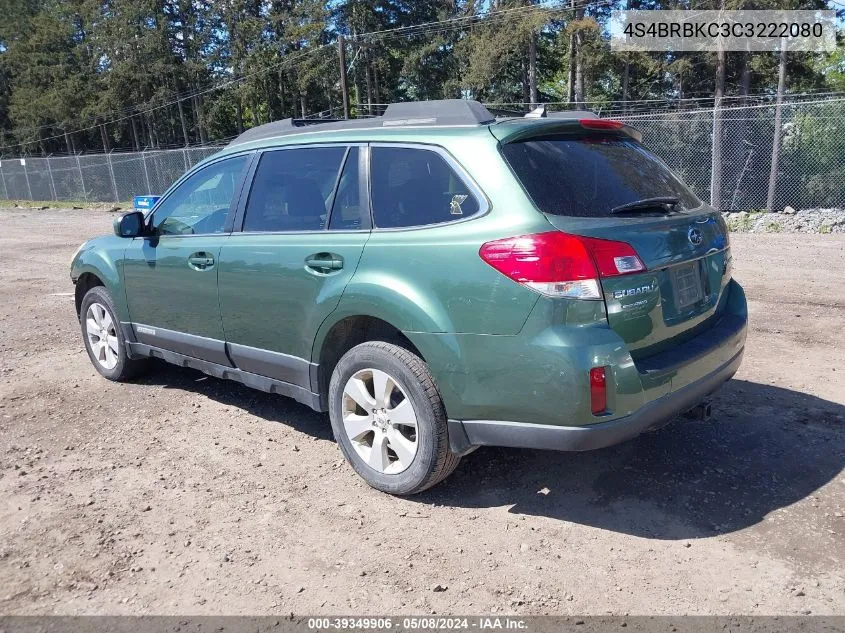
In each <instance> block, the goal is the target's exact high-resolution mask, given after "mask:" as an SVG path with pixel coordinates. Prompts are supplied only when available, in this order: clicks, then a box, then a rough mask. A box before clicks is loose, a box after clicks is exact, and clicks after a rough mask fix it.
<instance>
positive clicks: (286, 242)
mask: <svg viewBox="0 0 845 633" xmlns="http://www.w3.org/2000/svg"><path fill="white" fill-rule="evenodd" d="M365 151H366V146H365V145H326V146H309V147H292V148H284V149H275V150H268V151H265V152H264V153H263V154H262V155H261V157H260V159H259V161H258V163H257V167H256V168H255V173H254V177H253V178H252V184H251V187H250V190H249V195H248V197H247V196H244V198H245V202H244V203H243V204H242V205H241V208H240V209H239V212H238V217H237V218H236V220H235V224H236V231H235V232H234V233H233V234H232V235H231V237H230V238H229V239H228V240H227V241H226V244H225V245H224V246H223V248H222V249H221V253H220V265H219V272H218V275H219V294H220V308H221V311H222V317H223V329H224V331H225V336H226V341H227V343H228V348H229V354H230V356H231V358H232V361H233V362H234V363H235V365H236V366H237V367H238V368H240V369H242V370H244V371H248V372H251V373H255V374H260V375H263V376H268V377H270V378H274V379H276V380H281V381H284V382H288V383H291V384H295V385H298V386H301V387H306V388H310V377H309V372H310V357H311V348H312V345H313V341H314V336H315V334H316V332H317V329H318V328H319V326H320V324H321V323H322V322H323V321H324V320H325V318H326V317H327V316H328V315H329V314H330V313H331V312H332V310H334V309H335V307H336V306H337V304H338V301H339V300H340V296H341V294H342V293H343V289H344V288H345V287H346V284H347V283H348V282H349V279H350V278H351V277H352V274H353V273H354V272H355V269H356V267H357V266H358V261H359V260H360V258H361V252H362V251H363V249H364V244H365V243H366V241H367V238H368V237H369V235H370V220H369V209H368V207H367V205H366V195H364V191H365V190H364V189H363V187H364V184H363V183H364V179H363V178H361V177H360V175H361V174H362V173H364V170H363V164H364V163H363V161H364V158H365ZM238 228H240V231H238Z"/></svg>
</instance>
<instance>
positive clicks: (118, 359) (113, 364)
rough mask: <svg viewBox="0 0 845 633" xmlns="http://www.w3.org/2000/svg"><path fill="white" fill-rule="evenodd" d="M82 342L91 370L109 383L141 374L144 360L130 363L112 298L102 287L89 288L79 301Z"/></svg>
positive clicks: (145, 365) (132, 360) (144, 364)
mask: <svg viewBox="0 0 845 633" xmlns="http://www.w3.org/2000/svg"><path fill="white" fill-rule="evenodd" d="M79 322H80V325H81V327H82V339H83V340H84V342H85V349H86V350H87V352H88V357H89V358H90V359H91V363H92V364H93V365H94V368H95V369H96V370H97V371H98V372H100V374H102V375H103V376H105V377H106V378H108V379H109V380H116V381H121V380H128V379H129V378H133V377H134V376H137V375H138V374H140V373H141V372H143V371H144V370H145V369H146V368H147V366H148V361H147V360H146V359H131V358H129V356H128V354H127V353H126V341H125V339H124V337H123V332H122V331H121V329H120V321H118V318H117V312H116V311H115V309H114V302H113V301H112V298H111V295H110V294H109V293H108V291H107V290H106V289H105V288H104V287H103V286H95V287H93V288H91V289H90V290H89V291H88V292H87V293H86V294H85V296H84V297H83V298H82V304H81V306H80V311H79Z"/></svg>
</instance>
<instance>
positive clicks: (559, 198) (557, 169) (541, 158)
mask: <svg viewBox="0 0 845 633" xmlns="http://www.w3.org/2000/svg"><path fill="white" fill-rule="evenodd" d="M502 153H503V154H504V156H505V159H506V160H507V161H508V163H509V164H510V166H511V168H512V169H513V171H514V173H516V176H517V178H519V180H520V182H521V183H522V186H523V187H525V189H526V191H528V195H530V196H531V199H532V200H533V201H534V204H535V205H537V207H538V208H539V209H540V211H542V212H543V213H552V214H554V215H571V216H578V217H606V216H608V215H611V213H610V210H611V209H613V208H614V207H617V206H619V205H622V204H627V203H629V202H635V201H637V200H642V199H643V198H654V197H658V196H674V197H677V198H679V199H680V206H681V207H682V208H685V209H693V208H695V207H698V206H700V205H701V202H700V201H699V200H698V198H696V197H695V195H694V194H693V193H692V192H691V191H690V190H689V189H687V188H686V186H684V185H683V184H682V183H681V181H680V180H678V179H677V178H676V177H675V176H673V175H672V172H671V171H669V169H667V167H666V165H664V164H663V162H661V161H660V159H659V158H657V157H656V156H654V154H651V153H650V152H648V151H646V150H645V148H643V146H642V145H640V144H639V143H637V142H636V141H634V140H632V139H630V138H629V137H621V136H611V135H590V136H579V137H573V136H553V137H543V138H534V139H530V140H526V141H518V142H515V143H509V144H506V145H504V146H503V147H502Z"/></svg>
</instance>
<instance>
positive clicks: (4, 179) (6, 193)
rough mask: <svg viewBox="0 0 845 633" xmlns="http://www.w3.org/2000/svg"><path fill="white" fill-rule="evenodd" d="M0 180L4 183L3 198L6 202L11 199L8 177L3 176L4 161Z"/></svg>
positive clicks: (0, 164)
mask: <svg viewBox="0 0 845 633" xmlns="http://www.w3.org/2000/svg"><path fill="white" fill-rule="evenodd" d="M0 180H2V181H3V198H4V199H5V200H8V199H9V190H8V189H6V176H5V174H3V161H2V160H0Z"/></svg>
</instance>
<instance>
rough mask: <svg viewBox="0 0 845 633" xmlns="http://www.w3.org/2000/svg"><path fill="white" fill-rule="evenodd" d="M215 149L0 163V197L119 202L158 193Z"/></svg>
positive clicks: (215, 150)
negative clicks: (136, 196) (0, 195)
mask: <svg viewBox="0 0 845 633" xmlns="http://www.w3.org/2000/svg"><path fill="white" fill-rule="evenodd" d="M219 150H220V148H219V147H187V148H183V149H170V150H150V151H143V152H128V153H123V152H111V153H109V154H79V155H76V156H50V157H46V158H33V157H25V158H2V159H0V183H2V184H0V194H2V196H3V197H4V198H5V199H7V200H56V201H59V200H80V201H87V202H120V201H126V200H131V199H132V196H135V195H143V194H149V193H162V192H164V190H165V189H167V188H168V187H169V186H170V185H171V184H172V183H173V181H174V180H176V179H177V178H179V176H181V175H182V174H184V173H185V172H186V171H187V170H188V169H190V168H191V167H192V166H194V165H196V164H197V163H198V162H199V161H201V160H203V159H204V158H207V157H208V156H211V155H212V154H214V153H215V152H217V151H219Z"/></svg>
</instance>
